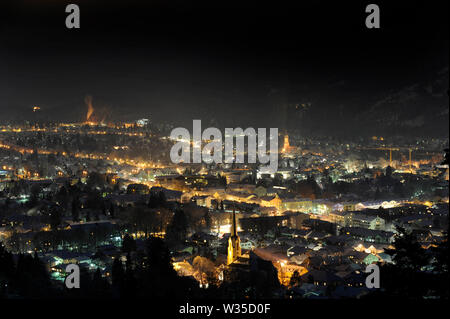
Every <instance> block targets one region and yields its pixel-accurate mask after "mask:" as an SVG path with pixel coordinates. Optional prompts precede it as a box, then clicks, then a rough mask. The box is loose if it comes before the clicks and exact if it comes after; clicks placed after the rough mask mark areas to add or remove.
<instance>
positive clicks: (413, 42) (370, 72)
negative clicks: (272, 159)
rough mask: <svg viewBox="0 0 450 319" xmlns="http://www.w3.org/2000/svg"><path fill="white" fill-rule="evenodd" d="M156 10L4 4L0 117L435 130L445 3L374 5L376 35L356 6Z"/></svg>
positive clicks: (444, 64) (46, 1)
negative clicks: (88, 99)
mask: <svg viewBox="0 0 450 319" xmlns="http://www.w3.org/2000/svg"><path fill="white" fill-rule="evenodd" d="M8 2H11V3H10V4H8ZM92 2H95V4H92ZM167 2H168V1H140V2H138V1H81V0H78V1H61V0H37V1H31V0H28V1H20V0H16V1H9V0H7V1H6V7H3V9H2V10H1V13H0V14H1V16H0V20H1V22H0V36H1V42H0V70H1V72H0V109H1V113H2V115H1V117H0V122H5V121H12V120H21V119H26V118H27V117H28V114H29V115H30V116H32V114H31V111H29V110H30V109H31V107H32V106H33V105H37V106H40V107H41V108H42V112H43V113H42V114H44V115H45V116H46V117H48V119H52V120H64V121H80V120H82V119H83V117H84V114H85V112H86V106H85V105H84V99H85V96H86V95H91V96H92V97H93V103H94V107H95V108H96V109H99V110H100V109H101V110H106V111H105V112H106V113H107V114H108V116H109V118H110V119H111V120H134V119H137V118H140V117H150V118H151V119H152V120H153V121H159V120H164V121H167V120H168V121H173V122H174V123H177V124H182V125H191V123H192V119H194V118H199V119H202V120H203V121H204V122H205V125H215V126H219V127H224V126H233V127H237V126H242V127H246V126H250V125H252V126H259V127H267V126H272V127H273V126H276V127H279V128H287V129H289V130H291V129H295V130H299V132H301V133H303V134H313V135H314V134H318V135H323V134H325V135H327V134H344V135H349V136H350V135H365V134H369V135H370V134H378V135H382V134H393V135H395V134H405V135H408V134H415V135H423V136H428V135H430V136H448V93H447V92H448V55H449V50H448V49H449V47H448V41H449V34H448V29H449V25H448V24H449V19H448V12H449V11H448V3H447V2H446V1H434V2H433V3H431V2H430V1H420V2H414V1H374V3H376V4H378V5H379V6H380V9H381V29H379V30H375V29H370V30H369V29H366V27H365V23H364V21H365V18H366V15H367V14H366V13H365V6H366V5H367V4H369V3H371V2H365V1H333V2H332V1H295V2H283V1H276V2H275V1H273V2H263V1H247V2H245V4H242V2H243V1H236V2H233V1H179V2H177V1H172V2H170V4H167ZM191 2H192V3H191ZM393 2H395V3H393ZM69 3H76V4H78V5H80V9H81V29H78V30H75V29H71V30H69V29H66V27H65V23H64V21H65V18H66V16H67V14H66V13H65V6H66V5H67V4H69ZM188 3H189V4H188ZM193 3H194V4H193ZM212 3H213V4H212ZM4 5H5V4H3V1H2V6H4Z"/></svg>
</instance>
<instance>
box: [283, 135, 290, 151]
mask: <svg viewBox="0 0 450 319" xmlns="http://www.w3.org/2000/svg"><path fill="white" fill-rule="evenodd" d="M290 149H291V146H290V145H289V135H287V134H286V135H285V136H284V144H283V153H287V152H289V151H290Z"/></svg>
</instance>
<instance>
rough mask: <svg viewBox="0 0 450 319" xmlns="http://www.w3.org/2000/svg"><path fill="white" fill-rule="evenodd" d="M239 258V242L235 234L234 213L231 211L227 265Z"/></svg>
mask: <svg viewBox="0 0 450 319" xmlns="http://www.w3.org/2000/svg"><path fill="white" fill-rule="evenodd" d="M240 256H241V240H240V239H239V236H238V234H237V223H236V213H235V211H234V209H233V218H232V225H231V234H230V238H229V239H228V255H227V265H229V264H231V263H233V262H234V261H235V260H236V259H237V258H238V257H240Z"/></svg>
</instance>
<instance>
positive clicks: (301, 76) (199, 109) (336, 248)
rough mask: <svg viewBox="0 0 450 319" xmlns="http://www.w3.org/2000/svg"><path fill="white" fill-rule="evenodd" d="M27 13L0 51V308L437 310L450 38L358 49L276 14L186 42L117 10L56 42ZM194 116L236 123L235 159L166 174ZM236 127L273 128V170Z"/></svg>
mask: <svg viewBox="0 0 450 319" xmlns="http://www.w3.org/2000/svg"><path fill="white" fill-rule="evenodd" d="M53 5H55V6H57V5H56V4H53V3H52V4H49V6H50V7H51V8H53V7H52V6H53ZM58 5H59V4H58ZM149 6H150V7H151V8H152V9H154V10H155V11H156V12H159V13H161V14H164V13H167V12H166V11H164V10H162V9H161V8H160V7H159V6H156V7H152V6H153V4H152V5H149ZM161 6H162V5H161ZM301 6H302V9H305V11H304V12H307V11H306V9H309V10H311V17H312V16H313V13H315V14H317V15H322V14H323V11H322V8H318V7H316V5H312V4H309V5H301ZM303 6H305V7H303ZM44 7H45V6H44ZM144 7H145V6H144ZM162 7H163V6H162ZM58 8H59V7H58ZM88 8H91V9H92V8H95V6H94V5H92V7H87V8H86V9H85V10H86V12H90V11H88ZM145 8H147V7H145ZM295 8H297V7H295ZM20 9H22V8H20ZM32 9H33V10H35V9H36V10H37V11H36V13H35V11H33V10H31V9H30V12H31V13H28V14H29V15H33V19H34V17H35V16H34V14H36V16H39V15H40V14H42V15H43V16H45V17H48V19H47V20H45V22H41V23H42V25H40V24H38V25H37V26H36V30H37V31H35V32H34V31H33V32H32V31H28V29H26V30H27V31H24V29H22V26H21V25H20V24H19V22H18V21H19V20H20V21H24V20H27V19H25V18H22V17H20V19H19V17H16V16H13V15H12V16H11V18H10V20H11V21H8V23H11V26H10V27H9V28H7V29H6V31H5V34H6V35H7V36H6V38H7V40H6V41H5V48H6V50H4V52H3V50H0V53H1V55H0V59H1V60H0V62H1V63H2V65H1V66H3V60H4V61H6V66H7V67H6V68H5V69H6V72H3V71H2V74H0V87H1V88H2V91H0V107H1V109H0V110H1V117H0V299H27V298H47V297H48V298H62V299H71V298H87V299H97V298H104V299H118V298H124V299H129V298H136V299H139V298H166V299H173V300H175V299H176V300H187V299H196V300H198V299H205V300H206V299H211V300H215V299H229V300H231V299H233V300H246V299H252V300H263V299H277V300H287V301H289V300H296V299H370V298H403V297H405V296H407V297H409V298H412V299H445V298H448V287H449V285H448V256H449V254H448V229H449V216H448V215H449V154H448V152H449V138H448V114H449V113H448V110H449V109H448V72H449V71H448V39H447V40H446V41H443V40H442V34H441V33H443V34H444V35H448V30H447V28H440V29H439V28H438V27H440V26H441V25H440V24H439V25H437V26H436V25H434V24H432V23H431V22H430V24H429V25H428V26H426V27H427V28H430V30H431V31H430V32H429V33H431V32H433V34H434V33H436V36H435V38H436V39H435V38H433V39H431V40H429V41H430V43H431V41H436V43H434V42H432V44H433V45H432V44H429V43H428V42H427V44H426V45H427V46H429V48H428V47H426V48H421V49H422V51H421V50H420V49H417V48H416V47H415V46H414V45H417V46H418V45H419V44H417V43H420V45H422V42H420V39H419V40H417V41H416V38H414V36H413V35H408V34H407V35H403V34H402V36H404V37H405V38H406V40H405V41H404V43H402V45H403V46H405V48H404V47H402V46H400V45H397V42H398V41H399V40H398V39H399V36H398V34H399V33H398V32H399V31H396V30H397V29H395V27H398V26H397V25H396V24H395V25H394V27H392V28H393V30H394V31H395V32H394V31H391V29H389V30H388V31H386V33H382V35H383V36H385V37H386V39H387V40H384V39H383V37H380V38H376V39H375V40H373V41H374V42H375V44H372V42H370V41H372V39H369V37H370V36H371V35H372V34H370V35H367V34H366V33H364V32H371V31H376V30H370V31H368V30H366V28H365V27H364V25H363V26H362V27H361V28H364V29H362V30H363V31H361V30H359V29H358V31H351V32H350V35H351V37H350V36H349V38H348V39H347V38H345V37H343V36H342V38H341V33H343V32H342V30H344V31H347V29H351V28H353V25H351V26H349V25H347V23H349V24H351V23H353V22H351V23H350V22H348V21H356V20H355V19H353V20H351V19H350V18H349V19H346V22H343V24H342V26H341V27H339V26H335V25H332V26H329V25H328V24H326V23H325V22H324V23H325V24H324V26H323V28H324V30H322V27H320V28H319V27H317V28H318V30H317V32H318V34H319V35H315V34H312V32H310V31H309V30H310V25H311V26H314V28H316V26H315V25H316V24H315V23H316V20H315V19H312V18H311V17H310V18H307V17H304V18H303V19H301V18H297V16H290V15H291V14H293V13H291V12H288V11H290V10H285V9H284V8H282V9H279V10H281V11H277V10H275V9H274V10H275V11H274V12H272V11H271V10H272V9H270V10H267V12H266V11H265V9H264V10H263V11H262V12H263V13H255V14H256V15H257V17H258V19H256V18H255V21H253V20H252V19H253V18H252V19H250V18H249V19H247V18H248V13H246V14H244V13H245V12H246V11H244V13H242V14H243V16H244V18H236V19H237V21H236V22H234V21H233V23H235V24H233V26H232V27H229V26H228V25H227V26H223V25H219V22H216V21H209V20H208V23H210V24H211V30H206V29H207V28H205V27H204V26H203V25H202V27H198V30H197V28H195V27H192V26H191V25H190V24H189V23H193V24H195V21H196V19H195V18H192V19H191V16H190V15H189V14H186V15H184V11H182V10H181V11H180V12H182V13H183V14H181V13H178V14H179V15H180V16H178V15H175V16H176V18H170V19H169V18H168V21H170V22H166V21H165V20H164V19H162V18H161V19H162V20H164V21H160V20H158V19H157V18H156V16H158V14H155V17H154V16H152V18H151V19H150V18H149V19H150V20H151V21H152V22H151V23H153V24H150V22H149V25H146V26H145V27H144V26H143V25H142V24H144V23H142V24H140V23H141V22H139V21H147V20H145V19H141V20H139V18H142V16H140V15H142V14H144V13H143V12H149V11H151V10H144V9H139V10H135V11H130V12H131V13H130V12H128V11H127V10H131V9H124V8H123V7H117V8H116V7H114V8H113V9H114V10H116V11H114V10H113V9H111V12H114V13H117V12H118V13H120V14H122V13H123V14H124V15H126V14H128V16H127V15H126V18H124V20H123V21H124V22H121V23H123V25H122V24H121V25H120V27H118V26H117V25H112V26H111V27H109V26H108V22H109V20H108V18H105V17H103V18H102V17H101V16H100V15H99V16H98V19H99V20H95V23H94V22H93V20H92V19H93V18H92V17H94V16H95V15H94V14H91V15H90V16H88V15H86V17H87V18H86V24H83V23H82V24H81V25H82V28H81V29H80V30H79V31H80V33H79V34H78V33H77V34H75V33H71V34H70V36H68V37H67V39H63V36H61V34H65V33H64V32H72V31H77V30H70V31H67V30H66V29H63V30H62V31H58V30H57V31H52V30H53V29H52V28H54V26H53V24H52V23H53V21H57V22H55V25H57V23H59V21H60V18H61V17H59V16H58V17H57V18H55V17H53V11H49V13H47V12H41V11H39V10H40V9H39V10H38V9H37V7H36V8H34V7H32ZM400 9H401V10H403V7H402V8H399V10H400ZM58 10H59V9H58ZM89 10H90V9H89ZM102 10H103V8H102ZM158 10H162V11H161V12H160V11H158ZM183 10H187V12H190V13H192V14H193V17H196V15H195V14H196V13H198V12H197V9H195V10H194V9H192V10H193V12H191V11H189V10H191V9H190V6H187V8H184V9H183ZM224 10H225V9H224ZM226 10H230V11H231V12H234V11H233V10H231V9H229V8H228V9H226ZM261 10H262V9H261ZM292 10H294V9H292ZM401 10H400V11H401ZM409 10H412V9H409ZM427 10H428V9H427ZM429 10H431V9H429ZM17 11H20V10H19V9H17ZM60 11H61V10H60ZM169 11H170V10H169ZM219 11H220V10H219ZM251 11H252V12H253V9H252V10H251ZM331 11H333V10H331ZM442 11H444V10H442ZM55 12H56V11H55ZM81 12H84V11H81ZM170 12H171V14H172V13H173V12H172V11H170ZM224 12H225V13H226V12H228V11H224ZM308 12H309V11H308ZM349 12H350V13H348V14H349V15H351V14H353V11H349ZM433 12H434V11H433ZM225 13H222V14H224V15H225ZM413 13H414V14H418V13H416V11H414V12H413ZM64 14H65V13H64V10H62V17H63V18H64ZM174 14H175V13H174ZM252 14H253V13H252ZM258 14H261V16H259V15H258ZM365 14H366V13H365V12H364V11H361V16H362V17H363V16H364V15H365ZM24 15H25V16H26V15H27V14H26V12H25V13H24ZM66 15H67V14H66ZM135 15H137V16H136V17H135ZM285 15H286V16H289V17H290V18H289V19H287V18H286V19H285V18H284V16H285ZM307 15H309V14H307ZM327 15H330V16H332V17H334V15H333V13H332V12H331V13H327ZM169 16H170V17H172V16H171V15H169ZM181 16H182V17H181ZM430 16H431V15H430ZM183 17H184V18H185V19H187V18H186V17H189V21H187V22H186V23H185V24H183V25H182V24H181V22H177V23H179V24H176V23H175V22H173V21H172V20H174V21H175V20H176V21H184V20H182V18H183ZM252 17H253V16H252ZM267 17H269V19H267ZM272 17H273V19H275V20H274V21H278V20H280V22H279V23H278V24H277V23H273V24H274V25H273V26H272V24H271V23H272V22H271V21H272V20H271V19H272ZM96 18H97V17H96ZM33 19H29V20H30V21H31V20H33ZM36 19H37V18H36ZM53 19H55V20H53ZM88 19H91V20H88ZM180 19H181V20H180ZM277 19H278V20H277ZM308 19H309V20H308ZM119 20H120V19H117V21H119ZM211 20H215V19H211ZM226 20H227V21H228V20H229V19H228V15H227V18H226ZM241 20H243V21H241ZM260 20H261V21H263V22H264V23H262V22H261V21H260ZM298 20H301V21H300V22H299V21H298ZM323 20H324V21H325V20H330V21H331V20H332V19H325V18H324V19H323ZM416 20H419V19H418V18H417V19H416ZM416 20H414V19H411V21H416ZM434 20H436V22H434V23H435V24H438V23H442V22H440V21H441V20H438V19H434ZM27 21H28V20H27ZM61 21H63V22H64V19H62V20H61ZM82 21H83V20H82ZM120 21H122V20H120ZM125 21H126V22H127V23H129V25H130V26H129V27H127V26H126V23H125ZM199 21H200V20H199ZM218 21H220V20H218ZM333 21H334V20H333ZM361 21H364V19H363V20H361ZM408 21H409V20H408ZM446 21H447V22H446V23H447V24H448V20H446ZM172 22H173V23H174V25H172ZM188 22H189V23H188ZM20 23H22V22H20ZM30 23H31V22H30ZM47 23H48V24H47ZM198 23H199V22H198ZM252 23H255V24H256V25H258V28H256V29H258V31H257V32H256V31H255V30H253V27H252V26H250V25H252ZM329 23H331V22H329ZM405 23H406V22H405ZM408 23H412V22H408ZM216 24H217V25H216ZM285 24H286V27H283V26H285ZM161 25H162V26H164V27H163V28H158V27H159V26H161ZM267 25H269V26H270V27H267ZM298 25H301V27H302V28H301V29H300V27H299V28H297V26H298ZM27 26H28V25H27ZM408 26H409V25H408ZM63 27H64V25H63ZM350 27H351V28H350ZM23 28H25V27H23ZM33 28H34V25H32V26H31V27H30V29H33ZM83 28H85V29H83ZM110 28H111V29H110ZM122 28H123V29H122ZM127 28H130V29H127ZM166 28H167V29H166ZM185 28H186V29H185ZM191 28H192V29H191ZM234 28H236V30H235V29H234ZM260 28H263V30H264V32H263V31H260ZM325 29H326V30H325ZM444 29H445V30H447V31H442V32H441V31H439V32H438V31H436V30H444ZM33 30H34V29H33ZM42 30H44V31H45V32H44V31H42ZM111 30H113V31H111ZM242 30H246V31H245V32H248V33H249V35H252V36H253V38H252V37H251V36H248V38H247V34H246V33H245V32H243V31H242ZM302 30H303V31H304V30H308V32H306V31H305V32H304V33H301V36H300V35H299V34H300V31H302ZM401 30H403V29H401ZM0 31H2V30H0ZM40 31H42V32H40ZM216 31H217V33H218V34H221V35H223V39H222V38H221V39H220V41H219V40H217V41H216V42H213V43H212V42H211V41H213V40H212V39H211V38H212V36H211V34H212V33H214V32H216ZM53 32H54V33H53ZM59 32H61V33H59ZM121 32H123V33H121ZM195 32H198V34H197V33H195ZM396 32H397V33H396ZM402 32H403V31H402ZM261 34H263V35H261ZM361 34H363V35H362V36H361ZM18 35H22V36H23V37H25V40H26V41H28V42H27V43H30V45H29V46H28V45H27V47H26V48H25V49H24V47H23V45H24V44H23V43H22V42H21V41H22V37H19V36H18ZM80 35H82V36H80ZM352 37H353V38H352ZM19 38H20V40H19ZM149 38H151V39H152V40H151V41H150V40H148V39H149ZM362 38H364V39H369V40H364V39H362ZM426 38H427V40H428V39H429V37H428V36H427V37H426ZM143 39H144V40H143ZM174 39H175V40H176V41H175V40H174ZM181 39H183V40H181ZM184 39H186V40H184ZM250 39H252V40H250ZM354 39H357V40H354ZM25 40H23V41H24V43H25ZM413 40H414V41H413ZM177 41H179V42H177ZM196 41H198V42H200V43H198V42H196ZM221 41H223V43H222V42H221ZM358 41H359V42H358ZM364 41H367V43H366V42H364ZM383 41H387V42H383ZM369 42H370V43H369ZM174 43H175V44H176V45H175V44H174ZM325 43H327V44H326V47H323V46H324V45H325ZM355 43H356V44H358V45H360V44H361V46H362V47H363V49H361V50H359V49H358V50H356V49H355V48H354V45H356V44H355ZM441 44H442V46H443V48H442V47H441V46H440V45H441ZM178 45H179V47H178ZM172 46H173V47H172ZM340 46H342V49H339V50H342V51H339V50H337V49H333V50H335V51H332V50H331V49H329V48H337V47H339V48H340ZM409 46H411V47H409ZM424 46H425V44H424ZM373 47H375V49H373ZM386 47H388V48H389V50H387V49H386ZM391 47H392V48H393V49H392V50H391ZM30 48H32V49H30ZM409 52H414V54H409ZM443 57H444V58H443ZM3 58H4V59H3ZM369 62H370V63H369ZM419 66H420V67H419ZM366 68H367V69H366ZM3 88H4V90H3ZM195 120H201V121H203V123H204V124H203V125H204V128H205V129H206V128H213V129H216V128H217V130H219V131H220V132H224V130H225V129H227V128H230V127H234V128H239V130H240V131H239V130H238V129H236V130H235V132H241V133H238V134H240V135H239V136H234V137H232V140H233V142H234V141H235V140H238V139H241V140H242V141H245V147H244V150H242V148H238V147H235V148H234V149H232V153H233V155H236V158H237V155H242V158H244V161H243V162H241V163H240V162H239V161H237V160H235V161H232V162H227V161H225V160H224V161H221V160H220V161H217V162H205V161H200V162H199V163H194V160H192V161H189V162H187V161H185V162H183V161H182V162H180V163H175V161H173V160H172V159H171V149H173V147H174V145H175V144H176V143H177V142H179V140H176V139H174V138H173V136H172V134H171V132H172V131H173V130H174V129H175V128H177V127H183V126H184V127H187V125H186V123H188V124H189V125H190V123H192V121H195ZM246 127H250V128H255V130H256V131H257V132H258V134H259V135H258V143H259V142H260V140H259V137H260V136H261V135H263V134H261V133H260V131H259V130H258V129H257V128H258V127H264V128H267V129H269V128H277V130H278V136H275V139H276V140H277V142H278V144H277V145H278V146H277V149H276V150H275V151H273V150H272V149H271V150H270V151H269V150H268V152H269V153H270V154H271V155H276V158H277V159H278V162H277V165H276V169H275V171H274V172H272V171H268V170H267V169H265V166H264V165H263V164H265V163H262V161H260V158H259V157H258V160H256V162H255V163H252V162H251V161H250V160H248V158H249V157H250V155H251V154H250V151H249V147H247V146H248V145H247V144H250V142H249V141H250V137H249V136H248V135H249V134H247V133H248V132H249V131H247V130H245V131H242V129H243V128H246ZM241 128H242V129H241ZM190 129H191V128H189V129H187V130H188V131H189V130H190ZM193 135H194V134H193ZM224 136H225V134H224ZM264 138H265V135H264ZM212 141H213V139H212V138H211V139H209V138H208V139H206V138H204V135H203V137H201V138H200V141H199V142H198V143H200V144H201V145H200V146H205V145H207V144H208V143H212ZM184 142H186V143H187V145H188V146H189V147H191V146H192V147H193V148H194V147H195V144H196V143H197V142H196V141H195V140H194V137H192V138H190V140H188V139H185V141H184ZM236 143H237V142H236ZM234 146H236V145H234ZM259 146H260V145H258V150H259ZM222 148H223V149H220V150H221V151H225V147H224V146H223V145H222ZM189 150H190V148H189ZM264 152H265V151H264ZM203 154H205V149H203ZM208 155H210V154H208ZM260 155H261V154H260V153H258V156H260ZM265 155H267V154H266V153H265ZM221 156H222V155H221ZM73 265H76V266H77V267H79V270H80V278H81V279H80V287H75V288H73V287H72V288H73V289H72V288H71V287H70V285H69V284H68V281H67V278H69V275H71V273H70V272H69V271H68V269H69V268H68V266H73ZM371 266H374V267H376V269H379V271H380V274H381V275H380V276H381V279H380V281H381V283H379V284H377V285H375V287H371V286H370V285H368V283H367V282H368V281H367V278H368V275H369V272H368V271H367V269H370V267H371Z"/></svg>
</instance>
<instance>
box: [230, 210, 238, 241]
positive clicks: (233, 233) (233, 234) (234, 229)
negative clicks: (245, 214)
mask: <svg viewBox="0 0 450 319" xmlns="http://www.w3.org/2000/svg"><path fill="white" fill-rule="evenodd" d="M231 223H232V224H231V236H233V237H237V225H236V212H235V210H234V208H233V218H232V221H231Z"/></svg>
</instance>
